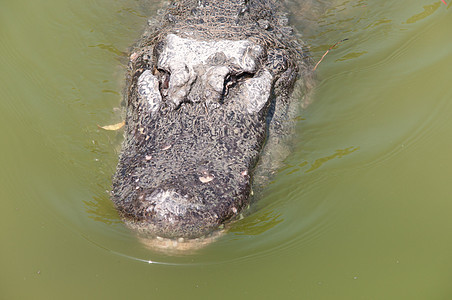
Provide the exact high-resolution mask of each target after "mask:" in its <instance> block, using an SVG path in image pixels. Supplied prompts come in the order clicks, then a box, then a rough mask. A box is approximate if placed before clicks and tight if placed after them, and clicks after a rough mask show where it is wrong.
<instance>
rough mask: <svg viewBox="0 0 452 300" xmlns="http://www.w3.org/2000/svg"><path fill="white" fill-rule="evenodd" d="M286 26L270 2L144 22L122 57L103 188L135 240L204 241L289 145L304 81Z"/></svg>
mask: <svg viewBox="0 0 452 300" xmlns="http://www.w3.org/2000/svg"><path fill="white" fill-rule="evenodd" d="M287 25H288V24H287V16H286V14H285V13H284V12H283V11H282V8H281V6H280V4H277V2H276V1H271V0H264V1H252V0H249V1H245V0H227V1H216V0H213V1H207V0H205V1H203V0H200V1H193V0H192V1H189V0H186V1H176V2H172V3H171V4H169V6H168V7H167V8H166V10H165V11H164V12H163V13H162V14H161V16H160V17H159V18H158V19H155V20H153V21H150V22H149V26H148V28H147V30H146V32H145V34H144V35H143V37H142V39H141V40H140V42H139V43H138V44H137V45H136V47H135V48H134V49H133V52H132V54H131V56H130V64H129V72H128V78H127V86H126V95H125V98H126V104H127V116H126V129H125V140H124V143H123V146H122V151H121V155H120V159H119V163H118V167H117V171H116V174H115V176H114V178H113V201H114V203H115V206H116V207H117V209H118V211H119V212H120V214H121V216H122V218H123V219H124V220H125V222H126V224H127V225H128V226H129V227H131V228H134V229H135V230H137V231H138V232H139V233H140V235H141V236H142V237H145V238H148V239H151V240H152V239H154V238H155V240H159V241H161V240H162V239H165V238H166V239H172V240H179V241H182V240H184V241H187V240H193V239H197V238H200V237H205V236H208V235H211V234H212V232H215V231H216V230H217V229H218V228H220V227H221V226H222V225H223V224H224V223H225V222H227V221H228V220H230V219H231V218H234V216H236V215H238V214H239V213H240V212H241V211H242V210H243V208H244V207H246V206H247V205H248V204H249V199H250V194H251V191H252V184H253V175H254V173H255V169H256V166H257V164H258V163H259V164H261V165H266V164H269V162H268V161H265V160H266V158H265V157H267V160H268V157H269V156H268V155H266V156H265V157H262V154H263V151H264V149H265V148H269V147H272V146H275V145H277V144H278V143H279V142H280V140H281V139H282V138H283V137H284V136H285V135H287V134H290V129H291V126H292V125H291V120H290V119H291V117H293V115H292V113H293V112H294V111H296V107H297V106H298V105H299V104H298V103H297V101H298V100H299V99H293V97H292V92H293V90H294V85H295V81H296V80H297V79H299V83H300V89H301V90H303V89H305V88H306V86H307V85H308V84H309V81H310V78H311V70H312V68H311V64H310V63H309V60H308V59H307V57H306V55H305V53H304V52H303V49H302V47H301V45H300V44H299V42H297V40H296V37H295V35H294V33H293V30H292V29H291V28H290V27H288V26H287ZM265 151H266V152H268V151H270V150H269V149H265Z"/></svg>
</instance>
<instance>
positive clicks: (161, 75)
mask: <svg viewBox="0 0 452 300" xmlns="http://www.w3.org/2000/svg"><path fill="white" fill-rule="evenodd" d="M155 75H156V76H157V77H158V79H159V90H160V93H161V94H162V96H164V97H166V96H167V95H168V88H169V81H170V75H171V74H170V72H169V71H166V70H164V69H156V70H155Z"/></svg>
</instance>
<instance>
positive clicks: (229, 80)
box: [223, 72, 254, 96]
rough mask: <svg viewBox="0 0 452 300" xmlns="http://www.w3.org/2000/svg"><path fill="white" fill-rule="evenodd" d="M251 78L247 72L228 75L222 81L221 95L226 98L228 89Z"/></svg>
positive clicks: (250, 74) (251, 74)
mask: <svg viewBox="0 0 452 300" xmlns="http://www.w3.org/2000/svg"><path fill="white" fill-rule="evenodd" d="M253 76H254V74H253V73H249V72H240V73H229V74H228V75H227V76H226V78H225V79H224V91H223V95H224V96H227V94H228V91H229V90H230V89H232V88H234V87H235V86H236V85H237V84H239V83H241V82H243V81H245V80H247V79H248V78H252V77H253Z"/></svg>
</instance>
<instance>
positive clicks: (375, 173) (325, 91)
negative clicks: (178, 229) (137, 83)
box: [0, 0, 452, 299]
mask: <svg viewBox="0 0 452 300" xmlns="http://www.w3.org/2000/svg"><path fill="white" fill-rule="evenodd" d="M300 2H301V1H300ZM446 2H448V4H449V2H451V1H450V0H446ZM318 3H319V2H317V4H316V5H315V6H314V7H311V8H310V10H308V11H304V10H303V7H301V6H299V5H298V4H297V3H293V5H292V6H291V7H292V9H293V18H292V19H293V22H294V23H295V25H296V27H298V29H299V30H300V31H302V32H303V33H304V36H305V40H306V41H307V43H308V44H309V45H310V46H311V49H312V54H313V56H314V59H315V60H316V61H317V60H319V59H320V57H321V56H322V55H323V53H324V52H325V51H326V50H327V49H328V48H329V47H330V46H331V45H333V44H334V43H335V42H337V41H339V40H342V39H344V38H348V40H347V41H345V42H343V43H342V44H340V45H339V46H338V47H337V48H336V49H334V50H332V51H330V53H328V55H327V56H326V57H325V59H324V60H323V61H322V62H321V63H320V65H319V68H318V85H317V87H316V89H315V91H314V94H313V97H312V100H313V102H312V104H311V105H309V106H308V107H307V108H306V109H305V110H304V111H303V112H302V114H301V117H300V120H299V123H298V137H297V143H296V148H295V151H294V152H293V153H292V154H291V155H290V156H289V157H288V158H287V159H286V161H285V167H283V168H282V169H281V170H280V171H279V173H278V174H277V176H276V177H275V178H274V180H273V181H272V182H271V184H270V185H269V186H268V187H267V188H266V189H265V190H264V191H263V192H262V196H261V197H260V198H261V199H260V200H259V202H257V203H256V204H255V205H254V206H253V210H254V211H255V212H254V213H253V214H251V215H250V216H248V217H246V218H245V219H243V220H241V221H240V222H238V223H236V224H234V225H233V227H232V228H231V230H230V232H229V233H228V234H227V235H226V236H224V237H223V238H222V239H220V240H219V241H218V242H216V243H214V244H212V245H210V246H209V247H207V248H205V249H202V250H200V251H199V252H197V253H195V254H192V255H186V256H181V257H174V256H165V255H163V254H159V253H153V252H151V251H149V250H147V249H146V248H145V247H143V246H142V244H140V242H139V241H137V240H136V239H135V238H134V236H133V235H131V234H130V233H129V232H128V231H127V230H126V229H125V228H124V227H123V225H122V224H121V222H120V221H119V219H118V217H117V215H116V212H115V210H114V208H113V206H112V204H111V203H110V200H109V197H108V193H107V190H109V189H110V178H111V175H112V173H113V172H114V169H115V165H116V160H117V155H118V147H119V144H120V141H121V133H120V132H106V131H102V130H100V129H98V127H97V125H98V124H100V125H105V124H112V123H116V122H119V121H121V114H120V112H118V111H117V108H118V107H119V103H120V101H121V91H122V88H123V85H122V82H123V71H124V65H125V63H126V61H127V58H126V57H125V55H124V52H126V51H127V48H128V46H129V45H131V44H132V43H133V42H134V41H135V40H136V38H137V37H138V36H139V33H140V31H141V28H142V26H143V24H144V23H145V22H146V15H150V14H153V13H154V12H155V10H156V9H157V7H158V5H156V4H152V3H151V5H150V6H146V5H143V2H142V1H136V0H115V1H111V0H110V1H107V0H99V1H88V0H84V1H68V0H60V1H56V0H46V1H31V0H15V1H1V9H0V126H1V128H2V130H1V131H0V138H1V141H2V147H1V150H0V166H1V171H0V200H1V205H2V206H1V210H0V220H1V221H0V224H1V226H0V237H1V246H0V268H1V271H0V299H260V298H262V299H274V298H277V299H452V284H451V281H452V239H451V232H452V218H451V215H452V157H451V153H452V151H451V149H452V138H451V132H452V118H451V117H450V115H451V114H452V105H451V103H450V100H452V89H451V88H450V85H451V75H452V72H451V69H452V39H451V36H452V35H451V33H452V29H451V28H452V17H451V12H452V10H451V5H450V4H449V5H448V6H446V5H444V4H443V3H442V2H441V1H426V0H424V1H420V0H417V1H416V0H415V1H408V0H402V1H386V0H384V1H345V0H337V1H334V2H332V1H330V2H328V4H327V5H328V6H327V7H326V6H323V5H319V4H318ZM150 261H152V263H149V262H150Z"/></svg>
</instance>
